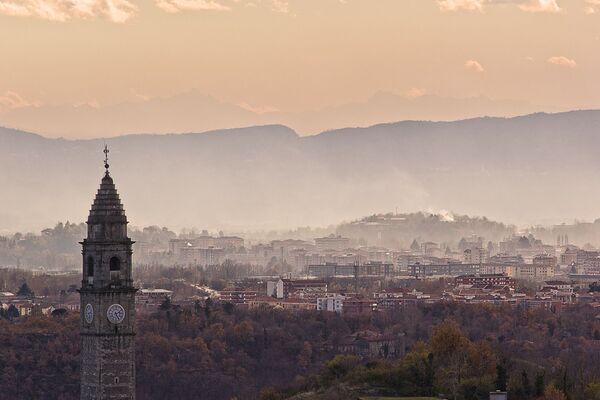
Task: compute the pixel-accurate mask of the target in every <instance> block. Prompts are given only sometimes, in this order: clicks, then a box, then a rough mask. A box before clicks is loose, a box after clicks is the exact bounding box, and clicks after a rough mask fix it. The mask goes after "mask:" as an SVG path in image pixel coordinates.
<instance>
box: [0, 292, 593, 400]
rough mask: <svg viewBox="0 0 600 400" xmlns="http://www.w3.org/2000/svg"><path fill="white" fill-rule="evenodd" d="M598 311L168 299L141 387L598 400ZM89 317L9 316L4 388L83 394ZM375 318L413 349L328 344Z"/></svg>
mask: <svg viewBox="0 0 600 400" xmlns="http://www.w3.org/2000/svg"><path fill="white" fill-rule="evenodd" d="M597 313H598V312H597V311H595V310H594V309H593V308H592V307H590V306H587V305H578V306H574V307H573V308H570V309H568V310H564V311H563V312H562V313H560V314H553V313H550V312H547V311H542V310H538V311H535V312H526V311H521V310H514V309H511V308H499V307H489V306H476V305H461V304H443V303H440V304H435V305H428V306H424V307H422V308H414V309H410V310H406V311H403V312H394V313H377V314H374V315H373V316H364V315H363V316H338V315H335V314H333V313H324V312H316V311H306V312H298V313H293V312H285V311H280V310H273V309H264V310H256V311H247V310H241V309H235V308H234V307H233V306H231V305H227V304H226V305H222V306H221V305H218V304H213V303H211V302H208V303H207V304H206V305H203V304H200V303H197V304H196V305H195V306H192V307H189V308H185V309H182V308H180V307H178V306H172V305H168V304H165V305H164V307H162V310H160V311H159V312H157V313H156V314H154V315H151V316H140V317H138V336H137V379H138V380H137V390H138V396H139V397H138V398H140V399H148V400H152V399H161V400H162V399H180V400H186V399H190V400H191V399H201V400H202V399H207V400H208V399H211V400H220V399H223V400H230V399H257V398H260V399H261V400H273V399H287V398H298V399H300V398H302V399H341V398H344V399H352V398H356V396H358V394H359V393H371V394H377V395H380V394H394V395H407V396H408V395H415V396H416V395H420V396H430V395H438V394H443V395H445V396H446V397H447V398H453V399H468V400H470V399H483V398H486V397H487V392H489V391H490V390H494V389H496V388H498V389H504V388H506V389H507V390H508V391H509V393H510V398H511V400H512V399H517V400H520V399H523V400H526V399H536V398H545V399H548V400H549V399H557V400H559V399H563V398H564V397H563V396H566V398H568V399H573V400H575V399H586V400H595V399H600V385H599V384H598V382H600V321H599V320H598V318H596V315H597ZM78 324H79V316H78V315H77V314H76V313H70V314H67V315H66V316H63V317H57V316H55V317H40V318H34V317H29V318H22V317H21V318H13V319H12V320H10V319H0V343H1V345H0V385H1V387H2V388H3V389H2V393H3V396H5V398H11V399H76V398H78V390H79V388H78V380H79V358H78V355H79V336H78ZM365 329H369V330H373V331H379V332H403V333H405V334H406V345H407V347H408V350H409V352H408V353H407V355H406V356H405V357H404V358H403V359H401V360H395V361H385V360H359V359H356V358H354V357H353V356H339V355H338V356H336V355H335V354H333V353H332V352H331V350H327V349H328V348H330V347H328V346H325V344H326V343H332V344H335V343H336V342H337V341H339V340H340V339H341V338H342V337H344V336H345V335H347V334H349V333H352V332H357V331H361V330H365ZM544 396H546V397H544ZM548 396H550V397H548ZM552 396H554V397H552Z"/></svg>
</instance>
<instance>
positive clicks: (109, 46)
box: [0, 0, 600, 137]
mask: <svg viewBox="0 0 600 400" xmlns="http://www.w3.org/2000/svg"><path fill="white" fill-rule="evenodd" d="M0 38H1V39H0V60H1V62H0V125H9V126H14V127H19V128H24V129H31V130H35V131H41V132H44V130H45V129H44V127H47V133H49V134H50V135H52V136H58V135H61V134H62V135H65V136H71V137H76V136H78V133H77V132H81V133H80V134H79V135H80V136H101V135H100V134H99V133H98V132H96V131H85V130H78V129H79V128H78V126H79V125H77V126H76V125H74V122H72V121H71V120H72V119H73V120H75V119H77V121H78V122H77V123H80V122H81V121H86V118H88V117H86V116H82V115H80V114H81V113H77V114H78V116H77V117H75V116H73V114H74V113H75V112H74V111H73V110H75V111H77V110H87V111H89V110H103V109H108V108H111V107H112V110H114V109H115V108H119V107H122V106H123V105H124V104H138V103H142V104H143V103H147V102H150V101H152V100H153V99H157V98H172V97H174V96H179V95H181V94H185V93H188V92H190V91H193V93H198V94H201V95H203V96H204V95H206V96H210V97H211V98H214V99H216V101H218V102H221V103H223V104H226V105H234V106H238V107H239V108H241V109H243V110H249V111H251V112H252V113H253V114H256V115H264V114H265V113H267V114H273V115H281V114H282V113H287V114H286V115H288V117H285V118H284V117H273V118H267V119H266V122H278V121H277V118H281V122H283V123H288V124H291V125H292V127H295V126H293V125H294V119H293V118H291V117H289V114H290V113H301V112H308V111H309V110H321V109H331V108H335V107H339V106H341V105H345V104H349V103H361V102H368V101H369V99H371V98H372V97H373V96H374V95H376V94H378V93H381V92H385V93H392V94H395V95H397V96H400V97H402V98H406V99H415V98H420V97H422V96H423V95H428V96H429V97H436V98H438V97H439V98H452V99H454V98H457V99H464V98H470V97H475V98H485V99H488V100H491V101H493V102H498V103H497V106H496V109H495V110H494V111H493V113H494V114H496V115H503V114H514V113H515V112H519V111H520V110H522V111H523V112H529V111H531V110H532V109H540V110H542V109H544V110H550V111H554V110H559V109H577V108H599V107H600V79H599V78H598V76H599V75H598V73H599V71H600V0H437V1H436V0H343V1H342V0H288V1H284V0H252V1H246V0H146V1H139V0H0ZM507 102H509V103H510V104H513V105H514V104H517V105H522V106H514V107H512V108H511V109H510V110H508V109H505V108H506V104H507ZM419 104H421V103H418V104H417V107H422V108H423V110H419V111H420V113H416V114H415V113H413V114H415V115H416V117H419V118H422V117H423V116H424V117H427V116H428V115H429V114H427V113H428V109H427V108H428V107H429V103H428V102H422V105H419ZM515 107H516V109H515ZM519 107H521V108H519ZM56 109H59V110H62V111H64V110H65V109H67V110H68V111H69V112H68V113H66V114H64V113H63V114H60V113H54V114H53V113H52V110H56ZM486 110H487V109H486ZM486 112H487V111H486ZM278 113H279V114H278ZM413 114H410V115H408V117H410V116H412V115H413ZM63 115H64V116H63ZM86 115H88V114H86ZM111 115H112V114H111ZM403 116H404V115H400V114H399V115H398V117H399V118H400V117H403ZM453 116H454V114H450V115H445V114H436V113H431V115H430V117H431V118H434V119H435V118H438V117H439V118H444V117H450V118H451V117H453ZM462 116H464V115H463V114H461V113H457V114H456V117H462ZM178 118H183V119H184V120H185V119H186V117H185V116H184V117H178ZM309 118H311V117H308V116H306V117H305V119H309ZM372 118H374V117H371V119H372ZM382 118H394V115H390V116H389V117H382ZM296 119H297V124H298V126H297V127H295V128H297V129H299V130H300V131H304V133H314V132H311V129H312V130H314V129H323V128H327V127H329V126H327V125H324V126H323V125H318V126H306V127H305V126H304V125H303V123H305V122H306V121H304V120H302V118H301V117H297V118H296ZM371 119H365V120H364V123H370V122H372V121H371ZM94 121H95V120H94V119H89V122H90V124H92V123H95V122H94ZM36 122H37V123H36ZM250 122H254V120H252V121H250ZM362 122H363V121H362V120H358V121H355V120H348V119H344V118H340V120H339V122H336V124H345V123H348V124H361V123H362ZM382 122H383V121H382ZM245 123H246V120H243V119H239V120H236V119H235V118H233V117H232V123H231V124H232V125H244V124H245ZM221 124H224V123H223V122H215V123H214V124H208V125H206V126H204V125H202V124H196V125H194V124H188V125H183V126H181V128H179V127H174V128H173V130H174V131H177V130H179V129H194V128H198V129H204V128H206V129H209V128H210V129H212V128H214V127H216V126H213V125H221ZM305 125H306V124H305ZM223 127H227V126H223ZM331 127H335V126H333V123H332V126H331ZM102 129H105V130H106V135H109V136H110V135H114V134H117V133H124V131H127V132H134V131H137V130H142V129H146V127H143V128H142V127H140V128H139V129H136V128H135V127H130V126H129V125H128V126H124V127H121V126H111V125H108V126H107V127H106V128H105V127H103V128H102Z"/></svg>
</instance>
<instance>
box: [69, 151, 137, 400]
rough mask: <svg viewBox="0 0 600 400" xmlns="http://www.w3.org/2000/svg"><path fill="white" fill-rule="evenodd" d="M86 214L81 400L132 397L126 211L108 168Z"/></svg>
mask: <svg viewBox="0 0 600 400" xmlns="http://www.w3.org/2000/svg"><path fill="white" fill-rule="evenodd" d="M104 153H105V162H104V164H105V165H104V167H105V168H106V172H105V174H104V177H103V178H102V182H101V184H100V189H99V190H98V192H97V194H96V198H95V200H94V203H93V204H92V209H91V210H90V215H89V217H88V220H87V228H88V231H87V238H85V239H84V240H83V242H81V245H82V246H83V251H82V254H83V280H82V281H81V289H79V293H80V298H81V322H80V331H81V400H116V399H119V400H134V399H135V344H134V338H135V292H136V291H137V289H136V288H135V287H133V281H132V278H131V266H132V264H131V255H132V249H131V246H132V245H133V242H132V241H131V239H129V238H128V237H127V217H126V216H125V210H124V209H123V205H122V204H121V200H120V198H119V194H118V193H117V189H116V188H115V185H114V183H113V180H112V177H111V176H110V173H109V171H108V167H109V165H108V148H106V146H105V148H104Z"/></svg>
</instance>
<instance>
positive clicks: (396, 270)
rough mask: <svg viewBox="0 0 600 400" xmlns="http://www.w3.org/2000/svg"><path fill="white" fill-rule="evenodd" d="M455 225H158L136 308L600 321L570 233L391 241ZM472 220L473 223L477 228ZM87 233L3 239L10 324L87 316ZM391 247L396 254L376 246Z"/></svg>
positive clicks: (138, 274) (589, 271)
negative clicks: (82, 261)
mask: <svg viewBox="0 0 600 400" xmlns="http://www.w3.org/2000/svg"><path fill="white" fill-rule="evenodd" d="M445 218H446V217H444V216H443V215H426V214H416V215H412V214H404V215H400V214H386V215H379V216H373V217H368V218H365V219H362V220H359V221H355V222H353V223H350V224H347V225H346V226H345V227H344V226H342V227H340V228H338V230H337V232H332V233H329V234H324V235H323V236H320V237H314V238H312V239H309V238H306V236H309V235H310V234H311V233H312V232H313V231H311V230H310V229H306V230H304V231H303V232H301V233H299V232H297V231H296V232H291V233H290V236H293V238H285V237H280V238H278V239H274V240H256V239H253V240H248V239H246V238H244V237H241V236H237V235H227V234H224V233H223V232H219V233H215V234H210V233H209V232H208V231H200V232H194V231H184V232H182V233H180V234H175V233H174V232H171V231H169V230H168V229H167V228H159V227H148V228H144V229H142V230H134V231H133V232H132V237H133V238H134V240H135V241H136V243H135V244H134V255H135V256H134V279H135V285H136V286H137V287H139V288H141V290H139V292H138V293H137V295H136V309H137V310H138V313H152V312H155V311H157V310H158V309H159V308H160V307H161V306H163V305H164V304H166V303H168V304H180V305H186V304H187V305H193V304H195V303H198V302H200V303H202V304H204V303H205V302H206V301H213V302H219V303H224V304H225V303H228V304H231V305H233V306H235V307H240V308H247V309H256V308H265V307H266V308H278V309H283V310H298V309H303V310H322V311H328V312H334V313H339V314H347V315H348V314H372V313H377V312H380V311H382V310H402V309H405V308H407V307H414V306H416V305H418V304H433V303H438V302H458V303H465V304H491V305H498V306H502V305H507V306H510V307H514V308H520V309H527V310H531V309H538V308H542V309H545V310H549V311H551V312H553V313H560V312H561V310H563V309H564V308H565V307H571V306H573V305H574V304H577V303H583V304H589V305H590V306H591V307H593V308H597V309H598V310H599V315H600V284H599V281H600V251H599V250H598V249H596V248H594V247H593V246H592V245H590V244H586V245H584V246H581V247H580V246H577V245H574V244H571V243H570V241H569V235H568V234H567V233H560V234H557V235H556V236H555V237H554V240H553V242H552V243H547V242H543V241H542V240H541V239H538V238H536V237H535V236H534V234H533V233H526V234H518V233H508V234H506V236H505V237H503V238H502V239H500V240H497V241H496V240H494V239H495V238H497V237H498V235H502V234H505V233H506V232H509V231H510V228H508V227H505V226H503V225H502V226H501V227H502V229H498V224H496V223H491V222H489V221H487V220H483V221H481V220H479V223H483V224H484V225H485V226H486V228H485V229H489V226H487V225H490V224H492V227H494V229H493V230H492V232H493V234H491V235H490V236H493V237H484V236H481V235H478V234H471V235H465V236H462V235H460V233H461V232H460V231H461V229H457V228H456V227H454V228H452V229H454V230H456V232H457V233H458V235H457V236H455V238H454V240H453V241H446V242H437V241H430V240H427V237H426V236H425V235H423V234H421V235H420V237H419V238H414V239H412V241H410V239H409V236H407V235H408V233H407V232H406V228H401V232H400V233H398V235H397V236H396V237H401V238H403V241H404V243H406V244H408V243H409V242H410V244H409V245H408V246H407V245H405V247H403V246H402V245H395V246H394V243H398V244H400V243H401V242H400V241H396V242H395V241H394V240H392V239H393V238H394V237H395V236H394V229H398V227H402V225H403V224H407V223H408V222H414V221H415V220H417V219H419V223H420V226H419V227H417V228H416V229H417V230H422V228H423V227H422V225H423V224H424V223H425V222H423V221H422V220H420V219H425V220H427V219H429V220H434V221H435V222H434V223H433V225H435V224H443V225H449V226H453V225H455V226H459V225H458V222H456V221H453V222H449V221H447V220H445ZM466 218H468V217H466ZM469 221H470V224H471V225H473V223H472V222H473V221H478V220H476V219H475V220H469ZM428 223H429V224H432V223H431V222H428ZM84 229H85V228H84V225H83V224H70V223H66V224H58V225H57V226H56V227H54V228H51V229H46V230H44V231H42V232H41V234H40V235H32V234H28V235H21V234H15V235H13V236H6V237H1V238H0V260H2V267H1V269H0V303H1V307H0V311H1V312H2V316H4V317H6V318H17V317H21V316H28V315H51V314H56V313H65V312H69V311H78V309H79V304H80V302H79V296H78V294H77V292H76V288H77V287H78V285H79V284H80V275H81V272H80V269H79V267H78V262H79V257H80V256H78V255H77V247H76V244H77V240H76V238H77V237H82V236H83V235H84ZM477 229H479V230H481V229H480V228H476V229H475V230H477ZM485 229H484V230H485ZM462 230H463V231H465V229H462ZM319 233H322V232H319ZM550 234H551V233H550V232H542V236H545V237H548V236H549V235H550ZM283 235H284V234H279V236H283ZM440 235H441V234H440V232H439V231H438V232H436V234H434V235H431V236H437V237H439V236H440ZM298 236H304V238H302V239H299V238H297V237H298ZM421 237H422V238H423V239H422V240H421V239H420V238H421ZM71 239H73V240H72V241H70V240H71ZM386 241H387V242H388V243H392V245H391V246H390V247H384V246H381V245H377V244H378V243H382V242H386Z"/></svg>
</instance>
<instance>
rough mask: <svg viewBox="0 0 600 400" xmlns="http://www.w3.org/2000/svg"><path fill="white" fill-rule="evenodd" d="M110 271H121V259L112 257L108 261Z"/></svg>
mask: <svg viewBox="0 0 600 400" xmlns="http://www.w3.org/2000/svg"><path fill="white" fill-rule="evenodd" d="M110 270H111V271H120V270H121V259H119V257H113V258H111V259H110Z"/></svg>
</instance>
